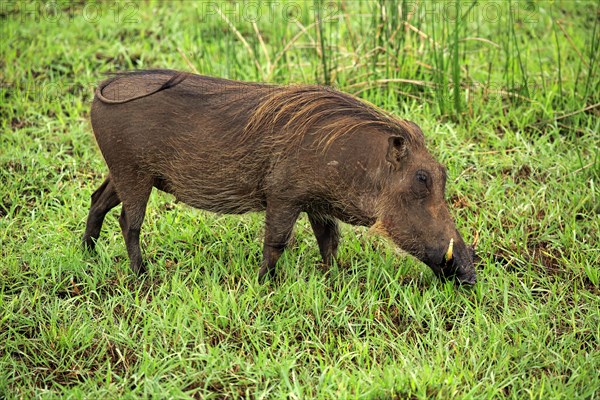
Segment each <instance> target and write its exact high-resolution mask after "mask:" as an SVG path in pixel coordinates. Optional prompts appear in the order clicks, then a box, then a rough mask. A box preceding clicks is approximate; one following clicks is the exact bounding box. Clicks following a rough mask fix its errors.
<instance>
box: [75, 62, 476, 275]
mask: <svg viewBox="0 0 600 400" xmlns="http://www.w3.org/2000/svg"><path fill="white" fill-rule="evenodd" d="M91 120H92V126H93V130H94V134H95V136H96V141H97V142H98V146H99V147H100V150H101V152H102V154H103V156H104V159H105V160H106V164H107V165H108V169H109V174H108V177H107V178H106V180H105V181H104V183H102V185H100V187H99V188H98V189H97V190H96V191H95V192H94V193H93V194H92V201H91V208H90V211H89V215H88V219H87V226H86V230H85V234H84V236H83V243H84V245H85V246H86V247H87V248H89V249H93V248H94V244H95V241H96V239H97V238H98V236H99V234H100V229H101V227H102V222H103V220H104V216H105V215H106V213H107V212H108V211H109V210H110V209H112V208H113V207H115V206H116V205H118V204H119V203H123V207H122V211H121V216H120V218H119V223H120V225H121V230H122V232H123V236H124V238H125V243H126V246H127V253H128V255H129V260H130V266H131V269H132V270H133V271H134V272H135V273H138V274H140V273H143V272H144V271H145V267H144V264H143V262H142V254H141V250H140V244H139V237H140V228H141V226H142V222H143V220H144V214H145V211H146V204H147V202H148V197H149V196H150V192H151V191H152V188H153V187H155V188H157V189H160V190H162V191H164V192H167V193H171V194H173V195H175V197H176V198H177V199H178V200H180V201H182V202H184V203H186V204H189V205H191V206H193V207H197V208H200V209H203V210H209V211H213V212H217V213H226V214H241V213H246V212H250V211H263V210H265V211H266V216H265V220H266V221H265V237H264V247H263V261H262V267H261V269H260V272H259V278H262V277H263V276H264V275H265V274H267V273H269V275H272V274H273V273H274V272H275V264H276V263H277V260H278V259H279V257H280V256H281V254H282V252H283V250H284V248H285V247H286V244H287V243H288V240H289V238H290V235H291V234H292V230H293V227H294V224H295V221H296V219H297V218H298V216H299V214H300V213H301V212H305V213H306V214H307V215H308V219H309V221H310V224H311V226H312V229H313V231H314V234H315V236H316V238H317V242H318V245H319V250H320V253H321V256H322V257H323V262H324V263H325V264H327V265H329V264H331V263H332V262H333V260H334V258H335V255H336V251H337V248H338V242H339V237H340V234H339V229H338V222H337V220H341V221H343V222H346V223H349V224H352V225H361V226H368V227H374V228H375V230H376V231H379V232H381V233H383V234H385V235H387V236H388V237H389V238H391V239H392V240H393V241H394V243H395V244H396V245H398V246H399V247H400V248H402V249H404V250H405V251H407V252H408V253H410V254H412V255H413V256H415V257H417V258H418V259H419V260H421V261H422V262H424V263H425V264H427V265H428V266H429V267H431V269H432V270H433V271H434V272H435V274H436V275H438V276H439V277H442V278H446V277H456V278H457V280H458V281H460V282H462V283H469V284H472V283H474V282H475V279H476V277H475V270H474V268H473V254H472V251H471V249H470V248H469V247H467V246H466V245H465V243H464V241H463V239H462V238H461V236H460V234H459V233H458V231H457V229H456V227H455V225H454V222H453V220H452V217H451V216H450V213H449V212H448V208H447V206H446V202H445V199H444V190H445V185H446V170H445V168H444V167H443V166H442V165H441V164H439V163H438V162H437V161H435V160H434V158H433V157H432V156H431V154H430V153H429V152H428V151H427V149H426V147H425V143H424V136H423V133H422V132H421V129H419V127H418V126H417V125H416V124H414V123H412V122H409V121H404V120H400V119H397V118H394V117H392V116H390V115H388V114H387V113H385V112H384V111H382V110H380V109H377V108H376V107H374V106H371V105H368V104H366V103H365V102H363V101H361V100H358V99H357V98H355V97H353V96H351V95H348V94H345V93H342V92H339V91H337V90H333V89H329V88H323V87H319V86H309V85H294V86H275V85H267V84H260V83H246V82H237V81H231V80H225V79H217V78H211V77H206V76H198V75H194V74H189V73H183V72H177V71H169V70H151V71H135V72H126V73H122V74H117V75H116V76H113V77H112V78H111V79H108V80H106V81H104V82H102V83H101V84H100V86H99V87H98V88H97V90H96V94H95V97H94V101H93V104H92V111H91Z"/></svg>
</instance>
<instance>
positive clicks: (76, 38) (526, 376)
mask: <svg viewBox="0 0 600 400" xmlns="http://www.w3.org/2000/svg"><path fill="white" fill-rule="evenodd" d="M0 5H1V6H2V7H1V9H0V29H1V34H2V38H1V41H0V54H1V57H0V66H1V68H0V83H1V86H2V88H1V93H0V123H1V135H0V252H1V253H0V254H1V261H0V343H2V345H0V398H2V397H4V396H5V397H7V398H31V397H50V398H52V397H56V398H57V397H69V398H100V397H101V398H134V397H140V398H148V397H151V396H152V397H158V398H162V397H174V398H186V397H195V398H242V397H246V398H314V397H318V398H335V399H337V398H381V399H384V398H386V399H387V398H398V399H404V398H419V399H426V398H440V399H447V398H519V399H521V398H536V399H549V398H557V399H561V398H564V399H574V398H588V399H589V398H598V397H599V396H600V379H599V378H598V370H600V353H599V350H600V345H599V336H600V331H599V329H600V328H599V327H600V316H599V315H600V314H599V311H600V301H599V297H598V296H599V294H600V290H599V284H600V282H599V281H600V272H599V269H598V265H599V264H600V241H599V239H598V232H599V231H600V206H599V204H600V191H599V185H600V159H599V155H600V153H599V150H598V148H599V144H600V140H599V135H598V132H599V130H600V126H599V125H600V119H599V118H598V114H599V111H600V108H599V105H598V103H599V102H600V96H599V93H600V87H599V85H600V77H599V70H598V57H599V54H600V51H598V50H599V49H598V46H599V43H600V25H599V24H600V22H599V19H598V15H599V14H598V12H599V7H598V3H597V2H571V1H564V2H561V1H555V2H545V1H519V2H516V1H514V2H512V3H510V4H509V3H508V2H506V3H505V2H479V3H474V4H472V3H470V2H459V3H458V4H456V3H453V2H443V3H442V2H419V4H415V2H406V3H404V2H389V1H387V2H383V1H382V2H379V3H375V2H356V1H339V2H332V3H328V2H319V1H316V2H312V3H311V2H309V3H301V2H285V1H280V2H277V3H269V2H263V4H262V6H261V8H260V9H258V8H257V7H256V3H255V2H253V3H247V4H246V3H244V4H243V3H235V2H223V3H221V2H191V1H184V2H166V3H157V2H126V1H120V2H106V3H103V4H102V5H98V3H89V4H87V5H86V4H85V3H83V2H79V1H77V2H62V1H58V2H48V3H45V2H32V3H25V2H5V1H3V2H2V3H0ZM319 18H320V19H319ZM149 67H160V68H174V69H183V70H188V71H198V72H200V73H204V74H210V75H215V76H222V77H229V78H236V79H244V80H261V81H262V80H264V81H271V82H278V83H284V84H285V83H289V82H311V83H314V82H317V83H322V84H330V85H334V86H336V87H339V88H340V89H342V90H345V91H347V92H351V93H355V94H358V95H359V96H361V97H363V98H365V99H367V100H369V101H370V102H372V103H375V104H377V105H379V106H381V107H383V108H385V109H387V110H389V111H391V112H393V113H394V114H396V115H398V116H399V117H403V118H409V119H412V120H414V121H416V122H417V123H418V124H420V125H421V126H422V128H423V131H424V132H425V133H426V136H427V140H428V143H429V147H430V149H431V151H432V153H434V154H435V155H436V157H437V158H438V159H439V160H440V161H441V162H443V163H444V164H446V165H447V166H448V169H449V176H450V179H449V185H448V199H449V203H450V204H451V206H452V212H453V214H454V216H455V217H456V220H457V224H458V226H459V229H460V230H461V232H462V233H463V235H464V236H465V238H466V239H467V240H469V241H472V240H475V239H477V240H478V248H477V249H478V253H479V255H480V257H481V261H480V262H479V264H478V270H479V283H478V284H477V285H476V286H475V287H474V288H472V289H470V290H466V289H464V288H459V287H456V286H454V285H453V284H452V283H441V282H439V281H437V280H436V279H435V278H434V277H433V276H432V274H431V272H430V271H429V270H428V269H427V268H426V267H425V266H423V265H421V264H420V263H418V262H417V261H415V260H414V259H412V258H410V257H407V256H404V255H402V254H400V253H398V252H397V251H396V250H395V249H393V248H392V247H391V246H389V245H388V244H386V243H385V242H384V241H382V240H381V239H378V238H375V237H372V236H370V235H368V234H367V231H366V230H365V229H360V228H355V227H351V226H344V228H343V234H344V241H343V243H342V246H341V249H340V257H339V258H340V264H339V265H340V266H337V267H334V268H332V269H331V270H329V271H327V272H324V271H323V270H322V269H321V268H319V266H318V261H319V256H318V250H317V246H316V242H315V240H314V238H313V237H312V234H311V231H310V227H309V225H308V222H307V220H306V219H305V218H303V219H302V220H301V221H300V222H299V224H298V226H297V229H296V236H295V240H294V243H293V245H292V246H291V249H290V250H289V251H288V252H287V253H286V254H285V256H284V257H283V258H282V260H281V261H280V264H279V274H280V276H281V279H280V282H279V283H269V284H265V285H259V284H258V283H257V281H256V274H257V271H258V265H259V262H260V249H261V235H262V233H261V232H262V231H261V230H262V228H261V225H262V216H261V215H245V216H218V215H213V214H209V213H205V212H202V211H198V210H192V209H190V208H188V207H185V206H183V205H181V204H175V202H174V199H173V198H171V197H169V196H166V195H162V194H158V193H155V194H154V195H153V196H152V198H151V202H150V205H149V210H148V213H147V219H146V222H145V225H144V227H143V232H142V246H143V250H144V252H145V255H146V258H147V259H148V261H149V264H150V272H149V274H148V275H147V276H146V277H145V278H144V279H138V278H136V277H134V276H132V275H131V274H130V272H129V270H128V267H127V257H126V252H125V248H124V244H123V240H122V238H121V235H120V231H119V228H118V224H117V222H116V216H117V215H118V210H115V211H113V212H112V213H111V214H109V215H108V216H107V220H106V223H105V226H104V230H103V235H102V237H101V240H100V242H99V245H98V254H97V255H96V256H91V255H87V254H84V253H83V252H82V251H81V250H80V238H81V235H82V233H83V228H84V221H85V217H86V213H87V209H88V205H89V197H90V194H91V193H92V192H93V190H94V189H95V188H96V187H97V186H98V185H99V184H100V183H101V181H102V177H103V175H105V174H106V167H105V165H104V163H103V161H102V158H101V155H100V154H99V152H98V150H97V148H96V146H95V144H94V140H93V137H92V134H91V129H90V126H89V120H88V119H89V118H88V117H89V103H90V100H91V97H92V93H93V92H92V90H93V88H94V86H95V84H96V83H97V82H98V81H100V80H101V79H102V78H103V75H102V73H103V72H106V71H112V70H121V69H133V68H149ZM594 371H595V372H594Z"/></svg>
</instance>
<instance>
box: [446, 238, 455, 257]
mask: <svg viewBox="0 0 600 400" xmlns="http://www.w3.org/2000/svg"><path fill="white" fill-rule="evenodd" d="M453 248H454V239H450V244H449V245H448V251H447V252H446V262H448V261H450V260H452V249H453Z"/></svg>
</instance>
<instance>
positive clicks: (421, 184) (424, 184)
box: [413, 169, 430, 197]
mask: <svg viewBox="0 0 600 400" xmlns="http://www.w3.org/2000/svg"><path fill="white" fill-rule="evenodd" d="M429 185H430V180H429V174H428V173H427V171H423V170H422V169H420V170H418V171H417V172H416V173H415V184H414V185H413V192H414V193H415V194H416V195H417V196H419V197H424V196H427V195H428V194H429Z"/></svg>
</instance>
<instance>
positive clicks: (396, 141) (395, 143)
mask: <svg viewBox="0 0 600 400" xmlns="http://www.w3.org/2000/svg"><path fill="white" fill-rule="evenodd" d="M407 154H408V148H407V146H406V139H404V138H403V137H402V136H390V138H389V139H388V151H387V155H386V157H385V158H386V159H387V160H388V161H389V162H390V163H391V164H392V166H393V167H394V169H399V168H400V164H401V162H402V159H403V158H404V157H406V155H407Z"/></svg>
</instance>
